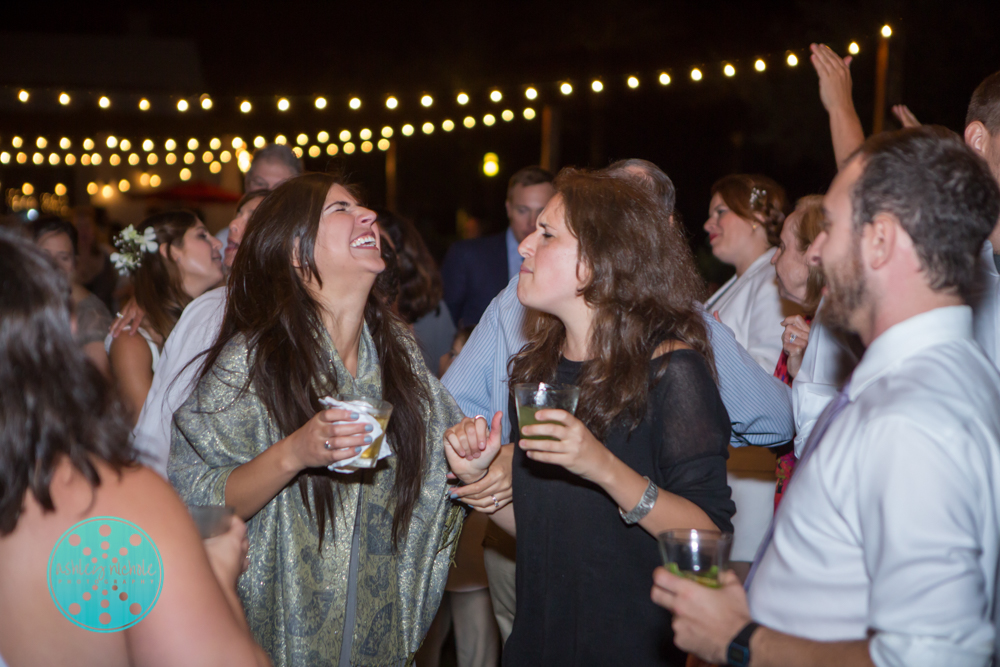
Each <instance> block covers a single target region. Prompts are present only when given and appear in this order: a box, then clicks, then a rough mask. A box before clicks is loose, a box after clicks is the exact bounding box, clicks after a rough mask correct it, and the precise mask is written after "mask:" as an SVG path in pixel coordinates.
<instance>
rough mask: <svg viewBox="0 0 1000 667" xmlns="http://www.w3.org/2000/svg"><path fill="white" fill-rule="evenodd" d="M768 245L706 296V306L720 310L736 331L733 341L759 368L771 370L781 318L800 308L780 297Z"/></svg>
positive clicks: (781, 330) (778, 345)
mask: <svg viewBox="0 0 1000 667" xmlns="http://www.w3.org/2000/svg"><path fill="white" fill-rule="evenodd" d="M776 251H777V248H771V249H769V250H768V251H767V252H765V253H764V254H763V255H761V256H760V257H758V258H757V259H755V260H754V262H753V264H751V265H750V266H749V267H748V268H747V270H746V271H745V272H744V273H743V275H742V276H740V277H739V278H737V277H736V276H735V275H734V276H733V277H732V278H730V279H729V280H728V281H726V283H725V284H724V285H723V286H722V287H720V288H719V290H718V291H717V292H716V293H715V294H713V295H712V296H711V297H709V299H708V301H706V302H705V310H707V311H708V312H709V313H714V312H715V311H719V319H720V320H722V323H723V324H725V325H726V326H727V327H729V328H730V329H732V330H733V333H734V334H736V342H738V343H739V344H740V345H742V346H743V347H744V348H746V351H747V352H749V353H750V356H751V357H753V358H754V361H756V362H757V363H758V364H760V366H761V368H763V369H764V370H765V371H766V372H768V373H773V372H774V367H775V366H777V365H778V357H780V356H781V334H783V333H784V332H785V328H784V327H783V326H781V321H782V320H783V319H785V318H786V317H788V316H790V315H796V314H800V313H801V312H802V309H801V308H799V307H798V306H796V305H795V304H793V303H791V302H790V301H785V300H783V299H782V298H781V295H780V294H779V293H778V277H777V275H775V273H774V267H773V266H771V257H773V256H774V253H775V252H776Z"/></svg>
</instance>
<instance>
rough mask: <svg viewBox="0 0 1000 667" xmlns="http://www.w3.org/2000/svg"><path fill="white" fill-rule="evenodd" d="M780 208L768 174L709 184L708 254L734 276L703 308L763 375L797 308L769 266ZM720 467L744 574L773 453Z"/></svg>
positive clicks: (769, 505)
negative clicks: (727, 330) (724, 475)
mask: <svg viewBox="0 0 1000 667" xmlns="http://www.w3.org/2000/svg"><path fill="white" fill-rule="evenodd" d="M787 208H788V199H787V197H786V195H785V190H784V188H782V187H781V186H780V185H778V184H777V183H775V182H774V181H773V180H771V179H770V178H767V177H766V176H757V175H753V176H751V175H748V174H732V175H730V176H726V177H724V178H721V179H719V181H717V182H716V183H715V185H713V186H712V202H711V204H709V214H708V220H707V221H706V222H705V231H707V232H708V240H709V243H710V244H711V245H712V254H714V255H715V256H716V258H718V259H719V260H720V261H722V262H725V263H726V264H730V265H732V266H734V267H736V275H735V276H733V277H732V278H731V279H730V280H729V281H727V282H726V284H724V285H723V286H722V287H721V288H720V289H719V291H717V292H716V293H715V294H713V295H712V297H711V298H710V299H709V300H708V301H706V302H705V308H707V309H708V311H709V312H711V313H713V314H714V315H715V317H716V318H717V319H718V320H719V321H720V322H722V323H723V324H725V325H726V326H728V327H729V328H730V329H732V330H733V333H734V334H735V335H736V340H737V341H738V342H739V343H740V345H742V346H743V347H745V348H746V350H747V352H749V353H750V356H752V357H753V358H754V360H755V361H756V362H757V363H758V364H760V365H761V367H762V368H763V369H764V370H766V371H767V372H768V373H773V372H774V369H775V366H776V365H777V363H778V357H780V356H781V336H782V334H783V333H784V327H783V326H782V324H781V323H782V321H783V320H784V319H785V318H786V317H790V316H792V315H796V314H799V313H801V312H802V309H801V307H800V306H798V305H797V304H795V303H793V302H791V301H788V300H784V299H782V298H781V295H780V293H779V291H778V281H777V277H776V275H775V273H774V267H773V266H771V257H773V256H774V253H775V251H776V250H777V245H778V244H779V243H780V240H781V239H780V237H781V228H782V225H783V223H784V222H785V210H787ZM726 469H727V470H728V472H729V474H728V477H727V480H728V482H729V486H730V488H731V489H732V498H733V502H734V503H736V515H735V516H734V517H733V530H734V535H733V547H732V556H731V557H732V560H733V566H734V569H735V570H736V572H737V573H738V574H740V576H741V577H743V576H745V574H746V572H747V570H749V567H750V562H751V561H753V558H754V554H755V553H756V552H757V548H758V547H759V546H760V543H761V541H762V540H763V538H764V534H765V533H766V531H767V527H768V525H769V524H770V522H771V516H772V515H773V513H774V489H775V474H774V470H775V456H774V454H773V453H772V452H770V451H764V450H762V449H760V448H757V447H741V448H739V449H734V448H732V447H730V449H729V461H728V463H727V465H726Z"/></svg>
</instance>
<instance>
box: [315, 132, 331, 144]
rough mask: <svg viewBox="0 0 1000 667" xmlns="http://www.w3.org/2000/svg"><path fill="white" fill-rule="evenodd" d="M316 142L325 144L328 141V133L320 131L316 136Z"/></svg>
mask: <svg viewBox="0 0 1000 667" xmlns="http://www.w3.org/2000/svg"><path fill="white" fill-rule="evenodd" d="M316 141H318V142H319V143H321V144H325V143H326V142H328V141H330V133H329V132H327V131H325V130H323V131H320V132H319V134H317V135H316Z"/></svg>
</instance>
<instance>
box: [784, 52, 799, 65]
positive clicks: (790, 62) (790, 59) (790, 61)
mask: <svg viewBox="0 0 1000 667" xmlns="http://www.w3.org/2000/svg"><path fill="white" fill-rule="evenodd" d="M785 62H787V63H788V66H789V67H795V66H796V65H798V64H799V58H798V56H796V55H795V54H794V53H789V54H788V57H787V58H785Z"/></svg>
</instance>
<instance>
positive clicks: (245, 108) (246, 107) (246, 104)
mask: <svg viewBox="0 0 1000 667" xmlns="http://www.w3.org/2000/svg"><path fill="white" fill-rule="evenodd" d="M251 109H253V105H252V104H250V100H243V101H242V102H240V111H242V112H243V113H250V110H251Z"/></svg>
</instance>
